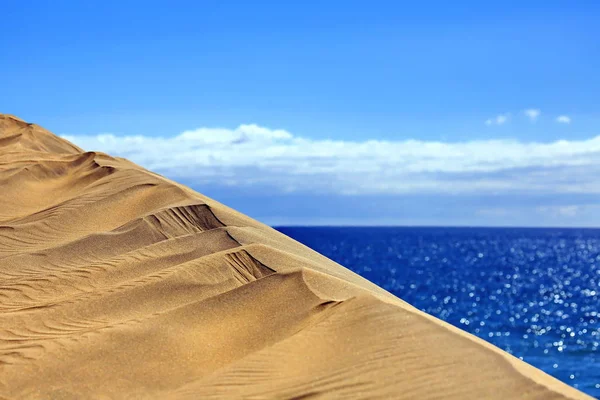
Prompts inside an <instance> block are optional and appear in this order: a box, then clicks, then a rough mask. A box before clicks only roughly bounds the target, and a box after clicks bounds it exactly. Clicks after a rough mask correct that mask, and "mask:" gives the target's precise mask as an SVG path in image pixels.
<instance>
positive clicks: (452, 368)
mask: <svg viewBox="0 0 600 400" xmlns="http://www.w3.org/2000/svg"><path fill="white" fill-rule="evenodd" d="M318 397H326V398H365V399H367V398H369V399H370V398H432V399H433V398H457V399H465V398H473V399H475V398H477V399H481V398H501V399H506V398H522V399H584V398H589V397H587V396H586V395H584V394H583V393H581V392H579V391H577V390H576V389H573V388H571V387H569V386H567V385H565V384H563V383H561V382H559V381H558V380H556V379H554V378H552V377H550V376H549V375H546V374H545V373H543V372H542V371H540V370H537V369H535V368H533V367H531V366H529V365H528V364H526V363H524V362H522V361H520V360H518V359H516V358H514V357H512V356H511V355H509V354H507V353H505V352H503V351H501V350H499V349H498V348H496V347H494V346H492V345H490V344H488V343H486V342H484V341H482V340H480V339H478V338H476V337H474V336H472V335H469V334H467V333H465V332H463V331H461V330H459V329H457V328H455V327H452V326H450V325H448V324H446V323H444V322H442V321H440V320H438V319H436V318H434V317H432V316H429V315H427V314H424V313H422V312H420V311H418V310H417V309H415V308H413V307H412V306H410V305H409V304H407V303H405V302H404V301H402V300H400V299H398V298H397V297H395V296H393V295H391V294H390V293H388V292H386V291H385V290H383V289H381V288H379V287H378V286H376V285H374V284H373V283H371V282H369V281H367V280H365V279H363V278H361V277H359V276H358V275H356V274H354V273H352V272H351V271H349V270H347V269H345V268H344V267H342V266H340V265H338V264H336V263H334V262H333V261H331V260H329V259H327V258H325V257H323V256H321V255H319V254H317V253H316V252H314V251H312V250H310V249H308V248H307V247H305V246H303V245H301V244H299V243H297V242H296V241H294V240H292V239H290V238H288V237H286V236H285V235H283V234H281V233H279V232H277V231H275V230H273V229H271V228H270V227H267V226H266V225H263V224H261V223H259V222H257V221H255V220H253V219H251V218H249V217H247V216H245V215H243V214H241V213H239V212H237V211H235V210H232V209H230V208H228V207H226V206H224V205H222V204H219V203H218V202H216V201H214V200H212V199H210V198H207V197H205V196H203V195H201V194H199V193H196V192H194V191H193V190H191V189H189V188H187V187H184V186H182V185H179V184H177V183H175V182H172V181H170V180H168V179H166V178H163V177H161V176H159V175H157V174H154V173H151V172H149V171H146V170H145V169H143V168H141V167H139V166H137V165H135V164H133V163H131V162H129V161H127V160H125V159H121V158H115V157H111V156H109V155H107V154H103V153H100V152H85V151H84V150H82V149H80V148H78V147H77V146H75V145H73V144H71V143H69V142H67V141H66V140H64V139H62V138H59V137H57V136H55V135H53V134H52V133H50V132H48V131H47V130H45V129H43V128H41V127H39V126H37V125H34V124H30V123H27V122H25V121H23V120H21V119H18V118H16V117H14V116H10V115H2V114H0V398H7V399H9V398H10V399H12V398H64V399H69V398H174V399H179V398H182V399H185V398H194V399H195V398H254V399H258V398H296V399H300V398H302V399H304V398H318Z"/></svg>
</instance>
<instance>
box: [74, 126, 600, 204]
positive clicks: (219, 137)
mask: <svg viewBox="0 0 600 400" xmlns="http://www.w3.org/2000/svg"><path fill="white" fill-rule="evenodd" d="M63 137H65V138H66V139H68V140H70V141H72V142H74V143H76V144H77V145H79V146H81V147H83V148H84V149H86V150H97V151H104V152H107V153H109V154H111V155H115V156H122V157H126V158H129V159H131V160H132V161H134V162H136V163H138V164H141V165H142V166H144V167H146V168H148V169H150V170H153V171H156V172H158V173H161V174H164V175H166V176H168V177H170V178H173V179H176V180H181V181H185V182H186V183H187V184H190V185H192V186H194V187H196V188H197V189H200V190H202V186H203V185H221V186H230V187H256V188H269V190H275V191H278V192H280V193H289V192H303V193H311V194H315V193H324V194H336V195H339V194H341V195H382V194H383V195H388V194H389V195H397V194H431V193H444V194H475V195H480V194H498V193H499V194H507V193H508V194H510V193H514V194H527V193H529V194H531V193H535V194H553V193H561V194H598V193H600V181H598V179H597V178H596V177H597V176H598V175H599V174H600V136H596V137H594V138H590V139H587V140H560V141H556V142H551V143H539V142H521V141H516V140H478V141H466V142H436V141H421V140H398V141H383V140H367V141H342V140H325V139H310V138H306V137H301V136H296V135H293V134H292V133H290V132H288V131H285V130H281V129H269V128H265V127H261V126H258V125H240V126H239V127H237V128H235V129H224V128H200V129H196V130H190V131H185V132H183V133H181V134H179V135H177V136H173V137H150V136H143V135H137V136H118V135H113V134H101V135H65V136H63Z"/></svg>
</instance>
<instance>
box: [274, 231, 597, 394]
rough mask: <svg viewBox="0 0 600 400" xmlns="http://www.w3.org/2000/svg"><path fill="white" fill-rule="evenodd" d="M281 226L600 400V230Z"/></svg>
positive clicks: (421, 306) (415, 302)
mask: <svg viewBox="0 0 600 400" xmlns="http://www.w3.org/2000/svg"><path fill="white" fill-rule="evenodd" d="M277 229H278V230H279V231H281V232H283V233H285V234H286V235H289V236H291V237H292V238H294V239H296V240H298V241H300V242H302V243H304V244H305V245H307V246H309V247H311V248H313V249H314V250H316V251H318V252H319V253H321V254H323V255H325V256H327V257H329V258H331V259H333V260H335V261H337V262H338V263H340V264H342V265H344V266H345V267H347V268H350V269H351V270H353V271H355V272H357V273H358V274H360V275H362V276H364V277H365V278H367V279H369V280H371V281H373V282H375V283H376V284H378V285H379V286H382V287H383V288H385V289H386V290H388V291H390V292H392V293H394V294H395V295H397V296H398V297H401V298H403V299H404V300H406V301H408V302H409V303H411V304H412V305H414V306H415V307H417V308H419V309H421V310H423V311H425V312H427V313H430V314H432V315H435V316H436V317H438V318H440V319H442V320H444V321H447V322H449V323H451V324H452V325H455V326H457V327H459V328H461V329H464V330H466V331H468V332H470V333H472V334H474V335H477V336H479V337H481V338H483V339H485V340H487V341H489V342H491V343H493V344H494V345H496V346H498V347H500V348H502V349H504V350H506V351H508V352H509V353H512V354H513V355H515V356H517V357H519V358H521V359H523V360H525V361H526V362H528V363H530V364H532V365H534V366H536V367H538V368H541V369H542V370H544V371H546V372H547V373H548V374H550V375H553V376H555V377H556V378H558V379H560V380H561V381H563V382H566V383H567V384H569V385H572V386H574V387H576V388H578V389H580V390H582V391H584V392H586V393H588V394H590V395H592V396H594V397H599V398H600V229H517V228H514V229H513V228H408V227H407V228H404V227H403V228H387V227H386V228H383V227H382V228H363V227H361V228H346V227H344V228H339V227H318V228H317V227H310V228H299V227H279V228H277Z"/></svg>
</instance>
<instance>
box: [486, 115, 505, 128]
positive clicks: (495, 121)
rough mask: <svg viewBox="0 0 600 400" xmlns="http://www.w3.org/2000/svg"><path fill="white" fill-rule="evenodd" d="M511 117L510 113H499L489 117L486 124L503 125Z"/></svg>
mask: <svg viewBox="0 0 600 400" xmlns="http://www.w3.org/2000/svg"><path fill="white" fill-rule="evenodd" d="M509 117H510V114H508V113H507V114H499V115H496V117H495V118H489V119H487V120H486V121H485V124H486V125H487V126H490V125H503V124H505V123H506V122H507V121H508V118H509Z"/></svg>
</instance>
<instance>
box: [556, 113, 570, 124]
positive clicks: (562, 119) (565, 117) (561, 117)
mask: <svg viewBox="0 0 600 400" xmlns="http://www.w3.org/2000/svg"><path fill="white" fill-rule="evenodd" d="M556 122H558V123H560V124H570V123H571V117H569V116H568V115H559V116H558V117H556Z"/></svg>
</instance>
